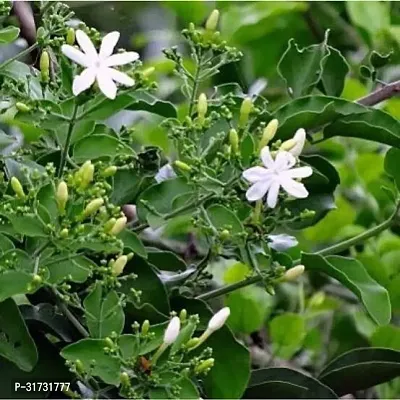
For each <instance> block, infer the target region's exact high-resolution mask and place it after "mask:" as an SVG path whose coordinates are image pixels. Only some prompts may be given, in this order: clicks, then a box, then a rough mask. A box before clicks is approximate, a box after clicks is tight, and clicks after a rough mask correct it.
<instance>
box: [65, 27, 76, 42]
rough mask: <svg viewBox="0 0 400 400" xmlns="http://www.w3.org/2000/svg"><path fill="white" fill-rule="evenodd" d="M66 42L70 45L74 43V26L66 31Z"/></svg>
mask: <svg viewBox="0 0 400 400" xmlns="http://www.w3.org/2000/svg"><path fill="white" fill-rule="evenodd" d="M66 41H67V44H69V45H70V46H73V45H74V43H75V29H74V28H68V31H67V39H66Z"/></svg>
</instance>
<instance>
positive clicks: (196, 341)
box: [186, 337, 200, 349]
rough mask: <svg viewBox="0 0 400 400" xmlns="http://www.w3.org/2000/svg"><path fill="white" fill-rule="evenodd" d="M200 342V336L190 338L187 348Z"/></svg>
mask: <svg viewBox="0 0 400 400" xmlns="http://www.w3.org/2000/svg"><path fill="white" fill-rule="evenodd" d="M199 342H200V338H198V337H194V338H191V339H189V340H188V342H187V343H186V348H187V349H191V348H192V347H196V346H197V345H198V344H199Z"/></svg>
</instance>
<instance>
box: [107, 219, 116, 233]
mask: <svg viewBox="0 0 400 400" xmlns="http://www.w3.org/2000/svg"><path fill="white" fill-rule="evenodd" d="M116 222H117V220H116V219H115V218H110V219H109V220H108V221H107V222H106V223H105V224H104V232H107V233H108V232H109V231H110V230H111V229H112V227H113V226H114V225H115V223H116Z"/></svg>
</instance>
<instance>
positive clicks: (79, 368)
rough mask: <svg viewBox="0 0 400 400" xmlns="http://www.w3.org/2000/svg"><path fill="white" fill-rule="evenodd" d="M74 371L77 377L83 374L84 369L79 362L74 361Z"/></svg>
mask: <svg viewBox="0 0 400 400" xmlns="http://www.w3.org/2000/svg"><path fill="white" fill-rule="evenodd" d="M75 369H76V372H77V373H78V374H79V375H83V374H84V373H85V368H84V366H83V363H82V361H81V360H79V359H78V360H75Z"/></svg>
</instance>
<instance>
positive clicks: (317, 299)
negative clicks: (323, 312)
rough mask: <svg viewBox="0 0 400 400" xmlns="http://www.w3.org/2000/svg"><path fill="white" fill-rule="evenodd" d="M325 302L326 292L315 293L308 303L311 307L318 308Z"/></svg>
mask: <svg viewBox="0 0 400 400" xmlns="http://www.w3.org/2000/svg"><path fill="white" fill-rule="evenodd" d="M324 301H325V293H324V292H317V293H315V294H314V295H313V296H312V297H311V299H310V301H309V302H308V306H309V307H318V306H320V305H321V304H322V303H323V302H324Z"/></svg>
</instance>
